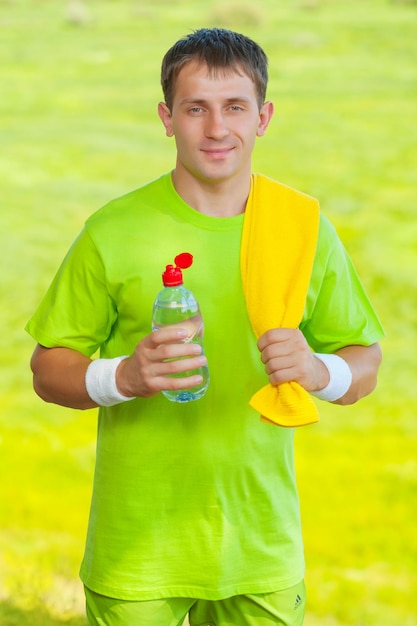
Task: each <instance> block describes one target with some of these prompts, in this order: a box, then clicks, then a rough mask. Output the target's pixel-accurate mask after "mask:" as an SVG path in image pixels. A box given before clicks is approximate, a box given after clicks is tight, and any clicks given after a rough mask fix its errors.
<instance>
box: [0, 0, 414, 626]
mask: <svg viewBox="0 0 417 626" xmlns="http://www.w3.org/2000/svg"><path fill="white" fill-rule="evenodd" d="M75 22H77V23H75ZM212 25H218V26H226V27H231V28H233V29H235V30H240V31H242V32H245V33H246V34H248V35H250V36H252V37H254V38H255V39H256V40H258V41H259V42H260V43H261V44H262V45H263V47H264V48H265V50H266V52H267V53H268V55H269V57H270V77H271V82H270V89H269V97H270V98H271V99H273V100H274V102H275V104H276V110H277V113H276V117H275V119H274V121H273V123H272V125H271V127H270V129H269V132H268V134H267V136H266V137H264V138H262V139H261V140H259V143H258V147H257V150H256V153H255V158H254V169H255V170H258V171H263V172H264V173H265V174H268V175H270V176H272V177H274V178H277V179H279V180H282V181H284V182H287V183H288V184H291V185H293V186H295V187H297V188H299V189H302V190H304V191H306V192H307V193H310V194H312V195H315V196H317V197H319V198H320V201H321V205H322V209H323V211H324V212H325V213H326V214H327V215H328V217H330V218H331V219H332V221H333V222H334V223H335V225H336V226H337V228H338V230H339V233H340V234H341V236H342V238H343V240H344V242H345V244H346V246H347V248H348V250H349V252H350V253H351V256H352V257H353V259H354V262H355V264H356V266H357V268H358V270H359V272H360V274H361V276H362V278H363V281H364V283H365V285H366V288H367V290H368V293H369V294H370V296H371V298H372V300H373V302H374V304H375V306H376V308H377V310H378V312H379V314H380V317H381V319H382V322H383V324H384V326H385V329H386V332H387V337H386V339H385V340H384V342H383V349H384V364H383V367H382V371H381V376H380V383H379V387H378V390H377V391H376V392H375V393H374V394H373V395H372V396H371V397H369V398H367V399H365V400H364V401H362V402H361V403H360V404H358V405H357V406H354V407H350V408H340V407H329V406H324V405H323V406H322V411H321V421H320V423H319V425H316V426H314V427H309V428H305V429H302V430H300V431H299V432H298V434H297V463H298V476H299V487H300V492H301V498H302V513H303V520H304V536H305V546H306V555H307V564H308V575H307V584H308V590H309V603H308V615H307V618H306V626H415V625H417V609H416V594H417V532H416V522H415V519H416V512H417V507H416V502H417V452H416V451H417V428H416V417H417V400H416V380H417V364H416V356H415V354H416V347H417V314H416V303H417V297H416V292H417V289H416V285H417V282H416V277H415V276H416V271H417V244H416V241H417V191H416V183H417V154H416V146H417V114H416V111H417V64H416V59H417V6H416V3H413V2H400V1H397V2H395V1H391V2H390V1H389V0H368V1H366V0H364V1H360V0H351V2H342V0H281V1H280V0H258V1H257V2H256V3H255V2H245V1H244V0H240V1H239V0H237V1H235V2H233V3H232V4H225V3H224V2H223V1H221V0H219V1H211V2H210V1H207V2H204V3H201V2H199V1H198V0H176V2H169V1H168V0H153V2H152V3H144V2H140V1H139V0H113V1H111V0H107V1H101V0H96V1H95V2H92V1H91V2H86V3H85V5H81V4H78V5H77V4H76V3H75V2H61V3H59V2H56V1H55V2H54V1H52V0H39V1H37V2H35V1H33V2H31V1H29V0H2V1H1V2H0V79H1V82H0V84H1V93H2V95H1V98H0V133H1V135H0V137H1V143H0V146H1V148H0V185H1V189H2V204H3V207H2V209H1V211H0V245H1V251H2V260H1V272H0V296H1V303H2V306H1V309H0V321H1V325H2V330H3V333H2V334H3V341H2V344H1V345H2V351H1V361H0V367H1V377H0V502H1V506H0V624H1V625H2V626H60V625H61V624H67V625H69V626H82V625H84V624H85V621H84V618H83V599H82V590H81V586H80V583H79V581H78V577H77V571H78V566H79V562H80V560H81V556H82V552H83V542H84V534H85V530H86V523H87V515H88V507H89V497H90V491H91V480H92V472H93V463H94V446H95V428H96V413H95V411H88V412H85V413H81V412H76V411H70V410H66V409H63V408H58V407H53V406H48V405H45V404H43V403H42V402H41V401H40V400H39V399H38V398H37V397H35V395H34V393H33V391H32V389H31V376H30V372H29V366H28V361H29V358H30V354H31V351H32V349H33V342H32V340H31V339H30V337H28V336H26V334H25V333H24V331H23V326H24V324H25V322H26V321H27V319H28V318H29V316H30V315H31V313H32V312H33V310H34V308H35V307H36V305H37V303H38V302H39V300H40V298H41V296H42V294H43V292H44V290H45V289H46V287H47V285H48V284H49V282H50V280H51V278H52V275H53V274H54V272H55V270H56V267H57V265H58V263H59V262H60V260H61V259H62V256H63V255H64V253H65V252H66V250H67V248H68V246H69V244H70V243H71V241H72V239H73V238H74V237H75V235H76V234H77V232H78V231H79V229H80V227H81V225H82V223H83V220H84V219H85V218H86V217H87V216H88V215H89V214H90V213H92V212H93V211H94V210H96V209H97V208H98V207H99V206H100V205H101V204H103V203H104V202H106V201H107V200H109V199H110V198H112V197H114V196H116V195H119V194H121V193H124V192H125V191H127V190H129V189H132V188H134V187H137V186H139V185H140V184H142V183H144V182H146V181H147V180H149V179H150V178H153V177H156V176H157V175H159V174H160V173H162V172H164V171H166V170H168V169H169V168H171V167H172V165H173V157H174V146H173V143H172V142H171V141H170V140H169V139H167V138H166V137H165V136H164V132H163V129H162V127H161V125H160V122H159V120H158V118H157V116H156V104H157V102H158V100H159V99H160V98H161V93H160V87H159V67H160V61H161V58H162V55H163V54H164V52H165V51H166V49H167V48H168V47H169V46H170V45H171V44H172V43H173V42H174V41H175V40H176V39H177V38H178V37H180V36H181V35H183V34H185V33H187V32H189V31H190V30H192V29H194V28H197V27H200V26H212ZM237 626H238V625H237Z"/></svg>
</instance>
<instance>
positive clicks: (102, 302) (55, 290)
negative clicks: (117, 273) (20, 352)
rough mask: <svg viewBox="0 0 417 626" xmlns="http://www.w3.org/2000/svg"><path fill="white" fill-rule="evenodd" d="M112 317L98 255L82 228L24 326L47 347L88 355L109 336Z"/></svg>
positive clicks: (110, 301) (114, 310)
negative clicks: (63, 348)
mask: <svg viewBox="0 0 417 626" xmlns="http://www.w3.org/2000/svg"><path fill="white" fill-rule="evenodd" d="M115 319H116V307H115V304H114V302H113V300H112V298H111V297H110V294H109V291H108V289H107V286H106V274H105V270H104V266H103V263H102V259H101V258H100V255H99V253H98V251H97V249H96V247H95V245H94V243H93V241H92V239H91V237H90V236H89V233H88V231H87V230H86V229H84V230H83V231H82V232H81V233H80V235H79V236H78V237H77V239H76V240H75V242H74V243H73V245H72V246H71V248H70V250H69V251H68V254H67V255H66V257H65V259H64V261H63V262H62V264H61V266H60V268H59V270H58V272H57V274H56V276H55V278H54V280H53V282H52V284H51V286H50V287H49V289H48V291H47V293H46V295H45V297H44V298H43V300H42V302H41V303H40V305H39V307H38V309H37V310H36V311H35V313H34V315H33V317H32V318H31V319H30V320H29V322H28V323H27V325H26V330H27V332H28V333H29V334H30V335H31V336H32V337H33V338H34V339H35V340H36V341H37V342H38V343H40V344H41V345H43V346H45V347H47V348H53V347H66V348H71V349H74V350H77V351H78V352H81V353H82V354H85V355H86V356H92V355H93V354H94V353H95V352H96V351H97V349H98V348H99V347H100V346H101V345H102V344H103V342H105V341H106V340H107V339H108V337H109V336H110V334H111V331H112V326H113V324H114V321H115Z"/></svg>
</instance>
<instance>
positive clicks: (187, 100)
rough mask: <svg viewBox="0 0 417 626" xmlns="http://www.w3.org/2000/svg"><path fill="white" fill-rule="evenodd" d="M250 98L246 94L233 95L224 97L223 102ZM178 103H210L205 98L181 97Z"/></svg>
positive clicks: (248, 99) (247, 100)
mask: <svg viewBox="0 0 417 626" xmlns="http://www.w3.org/2000/svg"><path fill="white" fill-rule="evenodd" d="M249 101H250V98H248V96H234V97H231V98H226V99H225V103H226V104H231V103H232V102H249ZM179 104H180V105H181V106H184V105H187V104H198V105H200V104H202V105H206V106H207V105H208V104H210V103H209V101H208V100H205V99H204V98H183V99H182V100H180V102H179Z"/></svg>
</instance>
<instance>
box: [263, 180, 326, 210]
mask: <svg viewBox="0 0 417 626" xmlns="http://www.w3.org/2000/svg"><path fill="white" fill-rule="evenodd" d="M252 176H253V184H254V186H255V187H257V188H261V189H265V190H268V191H270V193H276V194H277V195H278V194H280V195H286V196H289V197H293V198H298V199H300V200H306V201H308V202H314V203H317V204H318V200H317V198H314V197H313V196H311V195H309V194H307V193H306V192H304V191H300V190H299V189H296V188H295V187H292V186H291V185H288V184H286V183H283V182H281V181H279V180H275V179H274V178H270V177H269V176H266V175H265V174H260V173H254V174H253V175H252Z"/></svg>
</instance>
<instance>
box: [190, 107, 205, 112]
mask: <svg viewBox="0 0 417 626" xmlns="http://www.w3.org/2000/svg"><path fill="white" fill-rule="evenodd" d="M201 111H202V108H201V107H192V108H191V109H190V113H201Z"/></svg>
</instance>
